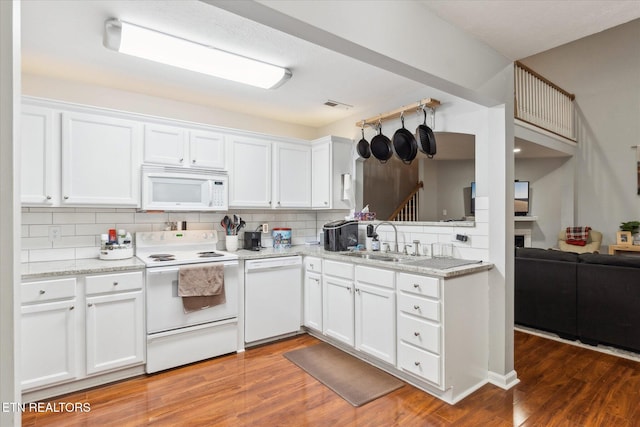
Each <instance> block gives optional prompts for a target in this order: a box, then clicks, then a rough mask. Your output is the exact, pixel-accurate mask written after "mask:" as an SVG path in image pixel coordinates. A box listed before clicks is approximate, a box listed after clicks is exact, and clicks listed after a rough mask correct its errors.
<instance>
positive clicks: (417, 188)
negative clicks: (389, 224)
mask: <svg viewBox="0 0 640 427" xmlns="http://www.w3.org/2000/svg"><path fill="white" fill-rule="evenodd" d="M422 187H424V183H423V182H422V181H419V182H418V183H417V184H416V186H415V187H413V190H411V192H410V193H409V195H408V196H407V197H405V199H404V200H403V201H402V203H400V205H398V207H397V208H396V210H395V211H393V213H392V214H391V215H389V218H388V219H387V221H393V219H394V218H395V217H396V216H397V215H398V213H399V212H400V211H401V210H402V208H404V206H405V205H406V204H407V203H408V202H409V200H411V198H412V197H413V196H414V195H415V194H416V193H417V192H418V191H420V189H421V188H422Z"/></svg>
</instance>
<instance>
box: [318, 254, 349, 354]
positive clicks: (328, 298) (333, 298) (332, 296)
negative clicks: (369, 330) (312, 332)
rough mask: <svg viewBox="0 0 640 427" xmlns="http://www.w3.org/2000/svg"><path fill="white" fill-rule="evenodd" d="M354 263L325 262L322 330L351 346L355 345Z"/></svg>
mask: <svg viewBox="0 0 640 427" xmlns="http://www.w3.org/2000/svg"><path fill="white" fill-rule="evenodd" d="M353 288H354V283H353V265H352V264H349V263H344V262H337V261H329V260H325V261H324V262H323V276H322V291H323V304H322V313H323V316H322V332H323V333H324V334H325V335H327V336H329V337H331V338H334V339H336V340H338V341H341V342H343V343H345V344H347V345H349V346H352V347H353V346H354V345H355V330H354V327H355V326H354V325H355V317H354V314H355V313H354V305H353V304H354V298H353V295H354V289H353Z"/></svg>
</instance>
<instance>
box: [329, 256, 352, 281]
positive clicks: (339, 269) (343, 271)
mask: <svg viewBox="0 0 640 427" xmlns="http://www.w3.org/2000/svg"><path fill="white" fill-rule="evenodd" d="M323 269H324V274H328V275H330V276H336V277H341V278H343V279H348V280H353V264H347V263H345V262H337V261H328V260H324V266H323Z"/></svg>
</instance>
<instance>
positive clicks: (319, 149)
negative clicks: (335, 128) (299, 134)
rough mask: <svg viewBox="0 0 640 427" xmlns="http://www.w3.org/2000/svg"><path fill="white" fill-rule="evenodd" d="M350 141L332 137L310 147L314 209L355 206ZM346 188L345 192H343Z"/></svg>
mask: <svg viewBox="0 0 640 427" xmlns="http://www.w3.org/2000/svg"><path fill="white" fill-rule="evenodd" d="M352 152H353V141H351V140H350V139H346V138H339V137H335V136H329V137H324V138H321V139H318V140H315V141H313V143H312V184H311V185H312V191H311V194H312V201H311V206H312V207H313V208H314V209H351V208H352V207H353V206H354V199H355V196H354V191H353V188H350V186H352V185H353V164H354V161H353V153H352ZM345 186H346V187H347V188H345Z"/></svg>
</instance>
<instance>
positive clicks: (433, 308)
mask: <svg viewBox="0 0 640 427" xmlns="http://www.w3.org/2000/svg"><path fill="white" fill-rule="evenodd" d="M398 311H401V312H405V313H408V314H413V315H414V316H419V317H424V318H425V319H429V320H434V321H436V322H439V321H440V303H439V302H438V301H433V300H429V299H426V298H420V297H414V296H412V295H407V294H403V293H400V294H399V295H398Z"/></svg>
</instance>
